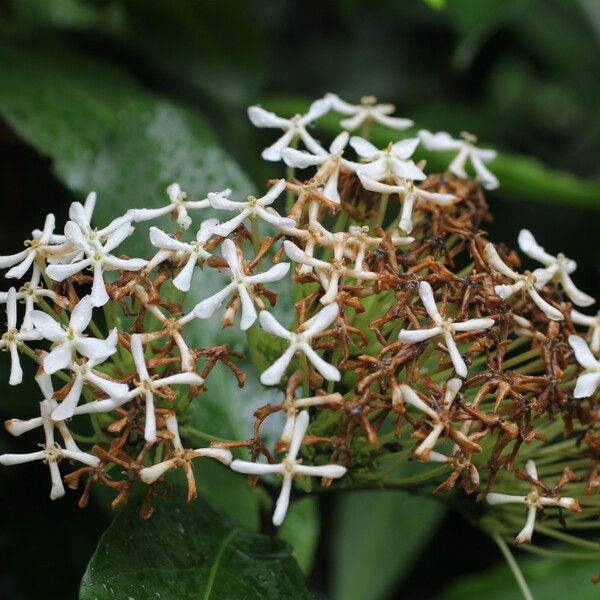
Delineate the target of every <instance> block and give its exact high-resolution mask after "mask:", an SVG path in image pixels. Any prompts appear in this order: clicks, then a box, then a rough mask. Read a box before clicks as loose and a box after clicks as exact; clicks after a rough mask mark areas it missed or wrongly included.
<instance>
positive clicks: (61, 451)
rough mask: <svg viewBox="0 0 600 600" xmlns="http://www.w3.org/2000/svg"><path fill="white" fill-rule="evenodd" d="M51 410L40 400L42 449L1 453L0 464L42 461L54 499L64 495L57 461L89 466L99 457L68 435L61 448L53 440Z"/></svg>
mask: <svg viewBox="0 0 600 600" xmlns="http://www.w3.org/2000/svg"><path fill="white" fill-rule="evenodd" d="M51 411H52V404H51V403H50V401H49V400H42V401H41V402H40V413H41V418H42V424H43V427H44V436H45V442H44V444H43V446H42V450H38V451H37V452H28V453H26V454H2V455H0V464H2V465H20V464H23V463H28V462H33V461H36V460H42V461H44V462H45V463H46V464H47V465H48V467H49V469H50V477H51V480H52V489H51V491H50V498H51V499H52V500H56V499H57V498H60V497H61V496H64V495H65V488H64V486H63V482H62V479H61V476H60V472H59V470H58V463H59V462H60V461H61V460H62V459H63V458H66V459H68V460H76V461H79V462H81V463H83V464H86V465H89V466H91V467H95V466H96V465H98V464H99V463H100V459H99V458H98V457H97V456H93V455H91V454H87V453H86V452H82V451H81V450H80V449H79V448H78V447H77V445H76V444H75V442H74V441H73V438H72V437H71V436H70V435H69V436H68V437H67V438H65V440H64V442H65V448H61V447H60V446H59V445H58V444H57V443H56V442H55V441H54V425H55V424H54V422H53V421H52V417H51V416H50V413H51Z"/></svg>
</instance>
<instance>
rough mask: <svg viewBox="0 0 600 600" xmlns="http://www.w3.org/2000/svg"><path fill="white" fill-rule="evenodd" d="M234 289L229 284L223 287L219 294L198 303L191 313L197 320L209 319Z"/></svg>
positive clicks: (233, 286) (232, 285) (232, 284)
mask: <svg viewBox="0 0 600 600" xmlns="http://www.w3.org/2000/svg"><path fill="white" fill-rule="evenodd" d="M234 288H235V284H234V283H230V284H229V285H227V286H225V287H224V288H223V289H222V290H221V291H220V292H217V293H216V294H213V295H212V296H210V297H208V298H206V299H204V300H202V302H198V304H196V306H195V307H194V309H193V311H192V312H193V313H194V315H195V316H196V317H198V318H199V319H209V318H210V317H211V316H212V315H213V313H214V312H215V310H217V308H219V307H220V306H221V304H223V302H224V301H225V299H226V298H228V297H229V296H230V295H231V293H232V292H233V290H234Z"/></svg>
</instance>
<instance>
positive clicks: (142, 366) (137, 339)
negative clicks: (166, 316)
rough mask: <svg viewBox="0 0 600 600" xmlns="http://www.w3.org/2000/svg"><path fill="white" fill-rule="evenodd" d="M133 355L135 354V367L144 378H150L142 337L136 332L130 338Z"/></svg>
mask: <svg viewBox="0 0 600 600" xmlns="http://www.w3.org/2000/svg"><path fill="white" fill-rule="evenodd" d="M130 345H131V355H132V356H133V362H134V363H135V368H136V370H137V372H138V374H139V376H140V378H141V379H142V380H146V379H150V376H149V375H148V369H147V367H146V357H145V356H144V346H143V344H142V338H141V336H140V335H139V334H137V333H134V334H133V335H132V336H131V339H130Z"/></svg>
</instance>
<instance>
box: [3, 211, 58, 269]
mask: <svg viewBox="0 0 600 600" xmlns="http://www.w3.org/2000/svg"><path fill="white" fill-rule="evenodd" d="M54 224H55V220H54V215H53V214H49V215H48V216H47V217H46V221H45V223H44V230H43V231H42V232H41V234H40V236H39V237H35V235H34V237H33V239H31V240H28V241H27V242H25V245H26V248H25V250H22V251H21V252H17V254H12V255H10V256H0V269H7V268H8V267H12V268H11V269H10V270H9V271H8V272H7V273H6V275H5V277H7V278H16V279H21V277H23V276H24V275H25V273H27V271H28V270H29V268H30V267H31V265H32V264H34V261H35V260H36V259H41V260H44V261H45V259H46V255H47V254H48V252H50V251H51V250H52V244H51V241H50V240H51V237H52V233H53V232H54Z"/></svg>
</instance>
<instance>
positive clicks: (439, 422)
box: [392, 377, 481, 462]
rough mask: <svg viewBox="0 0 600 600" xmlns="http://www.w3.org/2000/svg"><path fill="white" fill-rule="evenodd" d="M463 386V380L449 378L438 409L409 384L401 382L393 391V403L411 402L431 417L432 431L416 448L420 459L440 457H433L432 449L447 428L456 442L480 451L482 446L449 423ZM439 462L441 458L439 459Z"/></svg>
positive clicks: (416, 455)
mask: <svg viewBox="0 0 600 600" xmlns="http://www.w3.org/2000/svg"><path fill="white" fill-rule="evenodd" d="M461 386H462V381H461V380H460V379H458V378H456V377H455V378H453V379H449V380H448V382H447V383H446V388H445V390H444V396H443V398H442V401H441V402H440V404H439V406H438V407H437V410H434V409H433V408H432V407H431V406H429V404H427V403H426V402H425V401H424V400H422V399H421V397H420V396H419V395H418V394H417V393H416V392H415V391H414V390H413V389H412V388H411V387H410V386H408V385H406V384H405V383H403V384H400V385H399V386H398V387H397V388H396V389H395V390H394V393H393V397H392V403H393V404H394V405H397V404H399V403H404V404H410V405H411V406H414V407H415V408H416V409H418V410H420V411H421V412H422V413H424V414H426V415H427V416H428V417H429V418H430V419H431V431H430V432H429V434H428V435H427V437H426V438H425V439H424V440H423V441H422V442H421V443H420V444H419V446H418V447H417V448H416V449H415V452H414V455H415V458H417V459H418V460H438V459H439V457H438V456H436V457H435V458H432V457H431V454H432V452H431V451H432V450H433V448H434V447H435V445H436V444H437V441H438V439H439V437H440V435H442V433H443V432H444V430H445V429H446V428H448V427H449V428H450V429H449V433H450V434H451V437H452V439H454V441H455V442H461V443H463V444H465V445H467V446H469V447H470V448H471V449H472V450H473V451H475V452H476V451H480V450H481V448H480V447H479V446H477V445H476V444H474V442H472V441H471V440H469V438H467V437H466V435H465V434H464V433H463V432H462V431H460V430H457V429H454V428H452V427H451V425H449V422H450V419H449V415H450V411H451V409H452V405H453V404H454V402H455V400H456V398H457V397H458V393H459V392H460V388H461ZM438 462H439V460H438Z"/></svg>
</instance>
